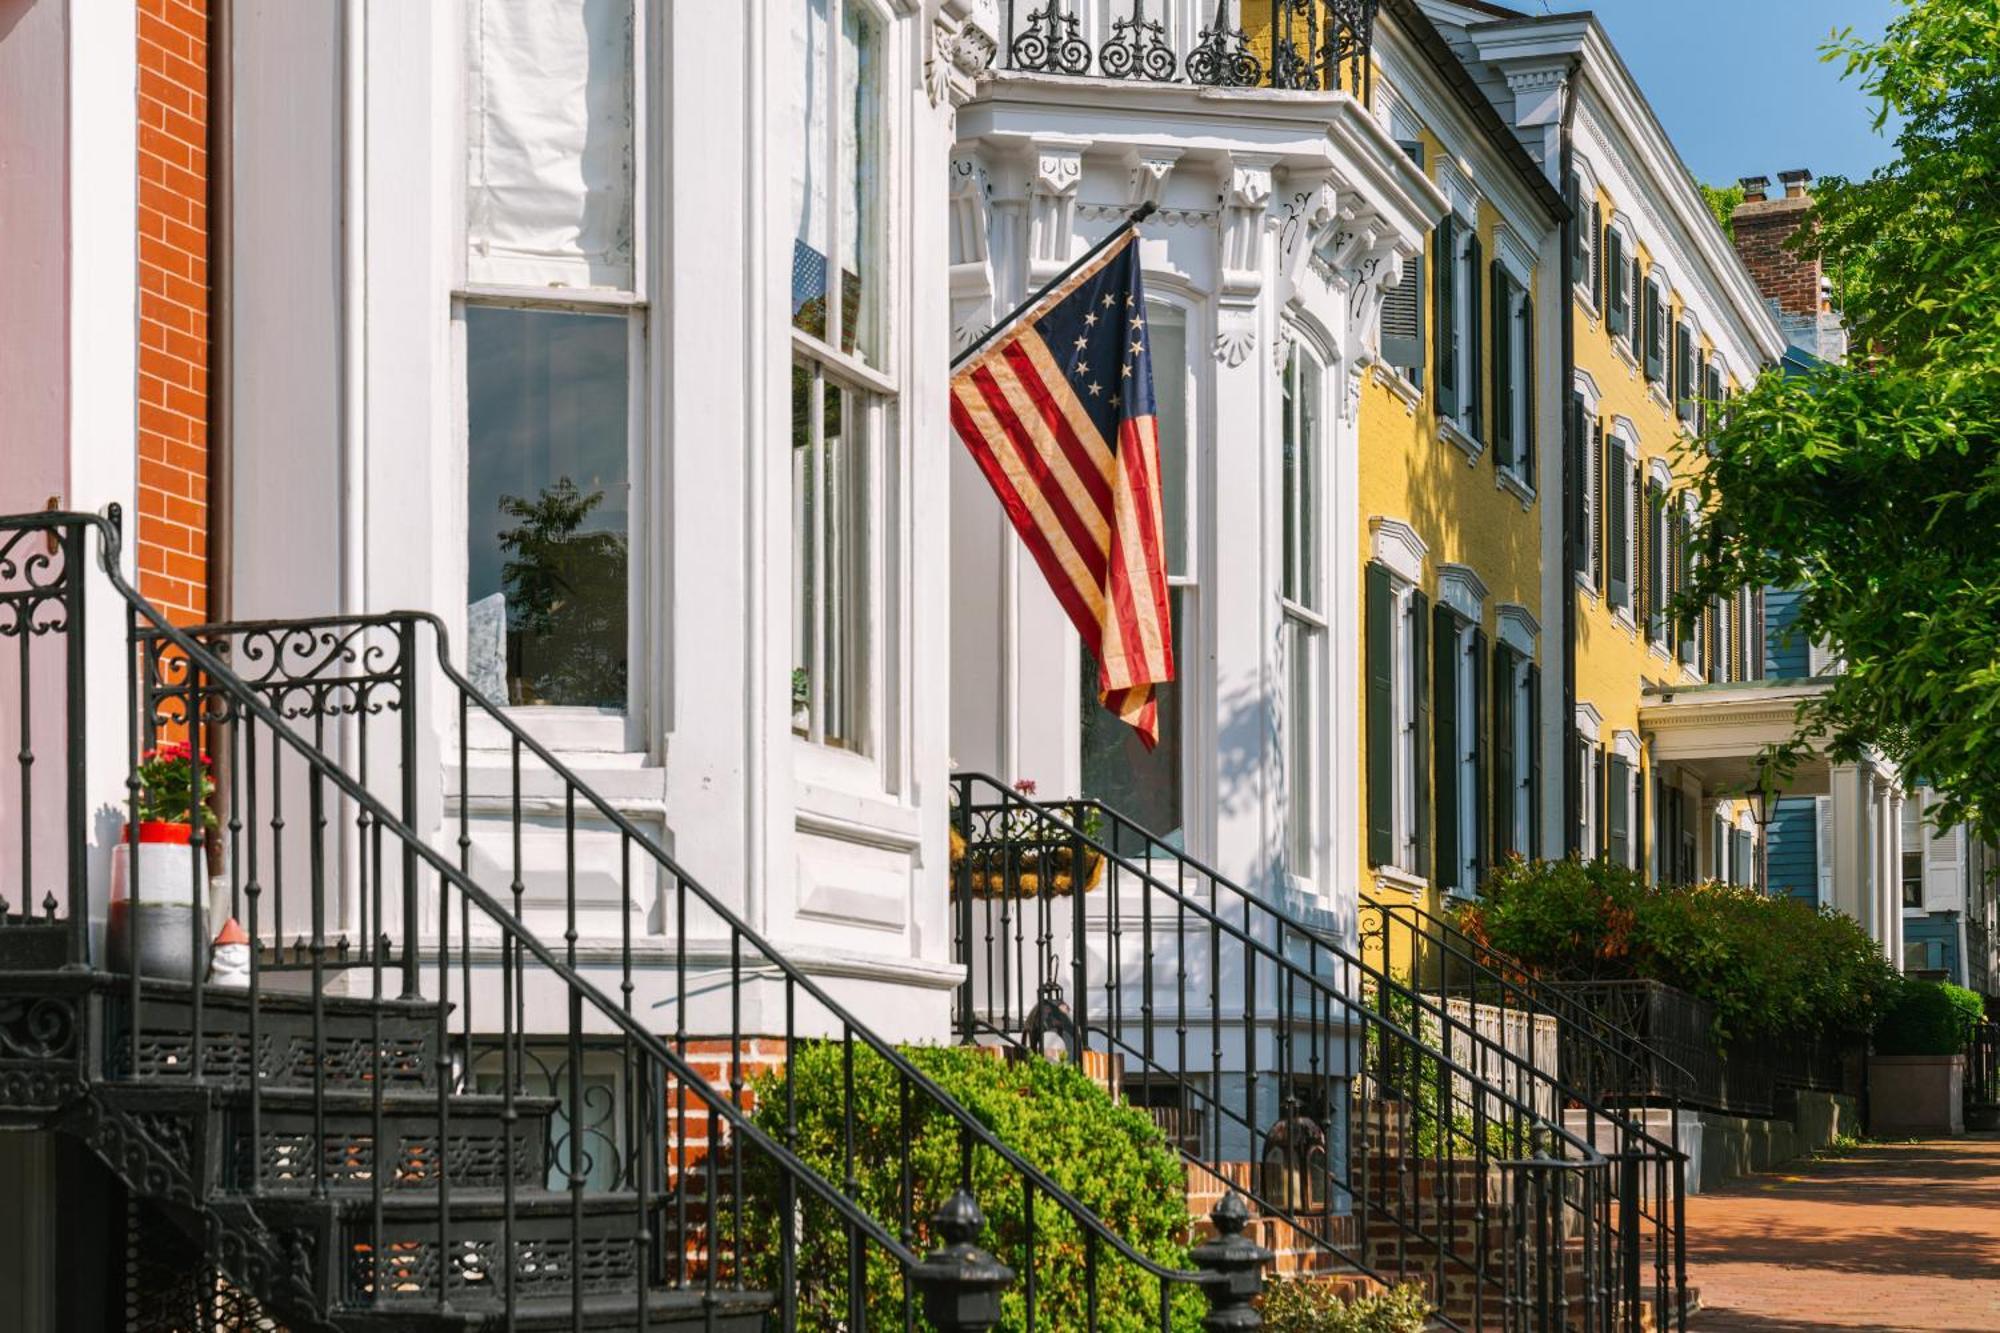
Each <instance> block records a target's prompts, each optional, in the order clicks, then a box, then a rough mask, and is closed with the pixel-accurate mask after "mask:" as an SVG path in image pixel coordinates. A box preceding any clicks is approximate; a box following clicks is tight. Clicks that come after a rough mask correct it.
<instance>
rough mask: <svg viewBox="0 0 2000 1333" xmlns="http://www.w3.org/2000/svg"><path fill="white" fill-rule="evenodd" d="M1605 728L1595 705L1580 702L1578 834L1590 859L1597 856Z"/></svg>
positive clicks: (1577, 725)
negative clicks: (1599, 759) (1599, 776)
mask: <svg viewBox="0 0 2000 1333" xmlns="http://www.w3.org/2000/svg"><path fill="white" fill-rule="evenodd" d="M1602 728H1603V719H1602V717H1601V716H1600V715H1599V714H1598V711H1597V708H1596V706H1595V705H1594V704H1588V703H1579V704H1578V705H1577V706H1576V714H1575V731H1576V736H1577V739H1578V740H1579V741H1580V742H1582V746H1583V749H1582V753H1581V754H1580V755H1579V760H1580V762H1579V763H1578V764H1577V774H1576V780H1577V786H1578V788H1579V791H1578V793H1577V803H1576V806H1577V809H1578V811H1579V812H1581V815H1582V818H1581V819H1580V820H1579V828H1578V830H1577V837H1578V839H1579V841H1578V844H1577V845H1578V846H1579V848H1581V853H1580V854H1581V855H1582V857H1583V859H1584V860H1586V861H1588V860H1590V859H1591V858H1593V857H1595V856H1596V855H1597V820H1598V811H1597V802H1596V801H1595V800H1593V799H1592V797H1593V796H1594V795H1595V788H1596V785H1597V752H1598V750H1599V749H1601V748H1602V746H1601V744H1600V743H1599V740H1598V737H1599V735H1600V733H1601V731H1602Z"/></svg>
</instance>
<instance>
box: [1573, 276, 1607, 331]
mask: <svg viewBox="0 0 2000 1333" xmlns="http://www.w3.org/2000/svg"><path fill="white" fill-rule="evenodd" d="M1570 290H1571V292H1572V293H1574V294H1575V296H1576V304H1577V308H1578V309H1580V310H1582V311H1583V317H1584V319H1585V321H1587V322H1588V323H1589V325H1590V327H1591V328H1592V329H1593V330H1595V329H1596V328H1597V326H1598V324H1599V323H1600V322H1601V321H1602V320H1603V317H1604V312H1603V311H1601V310H1599V309H1598V308H1597V301H1596V300H1595V299H1594V298H1593V297H1592V296H1591V294H1590V285H1589V284H1588V283H1582V282H1579V283H1574V284H1572V285H1571V288H1570Z"/></svg>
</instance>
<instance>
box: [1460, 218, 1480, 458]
mask: <svg viewBox="0 0 2000 1333" xmlns="http://www.w3.org/2000/svg"><path fill="white" fill-rule="evenodd" d="M1465 254H1466V259H1465V280H1466V283H1467V286H1466V290H1465V347H1464V349H1463V351H1464V365H1465V373H1464V374H1463V375H1461V376H1459V380H1458V382H1459V386H1460V387H1461V388H1462V389H1463V390H1464V405H1465V426H1466V429H1467V430H1469V431H1471V432H1472V438H1473V439H1475V440H1483V439H1485V438H1486V432H1485V430H1484V429H1483V426H1484V420H1485V419H1484V417H1482V416H1481V408H1482V406H1483V404H1482V403H1481V402H1480V393H1481V390H1482V389H1483V388H1484V386H1485V362H1486V345H1485V332H1484V329H1485V321H1484V320H1483V319H1482V318H1481V315H1482V312H1483V311H1484V308H1485V303H1484V301H1483V299H1482V297H1481V294H1480V290H1479V288H1480V280H1479V275H1480V273H1481V272H1483V271H1484V251H1483V250H1482V249H1481V247H1480V244H1479V233H1478V232H1476V231H1475V232H1473V233H1472V234H1470V235H1469V236H1467V237H1466V238H1465Z"/></svg>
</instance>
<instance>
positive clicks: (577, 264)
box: [465, 0, 803, 289]
mask: <svg viewBox="0 0 2000 1333" xmlns="http://www.w3.org/2000/svg"><path fill="white" fill-rule="evenodd" d="M469 9H470V13H469V14H468V16H467V18H468V22H467V29H468V31H467V34H466V67H467V75H468V78H467V97H466V101H467V107H466V118H467V123H466V180H465V187H466V188H465V218H466V276H467V278H468V279H469V280H470V281H472V282H475V283H496V284H505V285H510V286H522V287H610V288H623V289H629V288H630V287H631V286H632V282H633V273H632V231H633V222H632V198H633V190H632V179H633V151H634V139H633V108H632V5H631V0H537V2H536V3H527V2H526V0H471V2H470V5H469ZM802 26H803V25H802Z"/></svg>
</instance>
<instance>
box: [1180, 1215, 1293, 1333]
mask: <svg viewBox="0 0 2000 1333" xmlns="http://www.w3.org/2000/svg"><path fill="white" fill-rule="evenodd" d="M1208 1216H1209V1220H1210V1221H1211V1222H1213V1223H1215V1238H1214V1239H1213V1240H1205V1241H1203V1242H1202V1243H1201V1244H1199V1245H1197V1246H1195V1247H1194V1250H1193V1252H1192V1253H1191V1254H1189V1256H1188V1257H1189V1258H1191V1259H1193V1260H1194V1265H1195V1267H1196V1268H1199V1269H1201V1270H1202V1271H1203V1272H1204V1273H1206V1274H1208V1281H1207V1282H1206V1283H1205V1284H1204V1286H1203V1288H1202V1290H1203V1292H1204V1294H1206V1295H1207V1297H1208V1314H1207V1315H1205V1316H1203V1318H1202V1321H1201V1326H1202V1327H1203V1328H1205V1329H1207V1330H1208V1333H1241V1331H1242V1330H1245V1329H1255V1328H1262V1327H1264V1316H1263V1314H1262V1313H1260V1312H1259V1311H1258V1309H1257V1298H1258V1297H1259V1296H1261V1295H1263V1294H1264V1265H1266V1264H1268V1263H1270V1262H1271V1257H1272V1256H1271V1252H1270V1251H1269V1250H1267V1249H1265V1248H1264V1247H1263V1246H1262V1245H1259V1244H1258V1243H1257V1242H1256V1241H1254V1240H1251V1239H1250V1238H1249V1237H1248V1236H1245V1235H1244V1234H1243V1228H1244V1226H1245V1225H1246V1224H1247V1223H1248V1222H1249V1221H1250V1210H1249V1209H1248V1208H1246V1207H1244V1206H1243V1200H1242V1198H1241V1197H1239V1196H1238V1195H1237V1193H1236V1191H1234V1190H1231V1191H1230V1192H1229V1193H1228V1194H1227V1195H1226V1196H1224V1198H1223V1200H1222V1202H1221V1203H1219V1204H1217V1205H1216V1206H1215V1211H1214V1212H1212V1213H1210V1214H1209V1215H1208Z"/></svg>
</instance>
